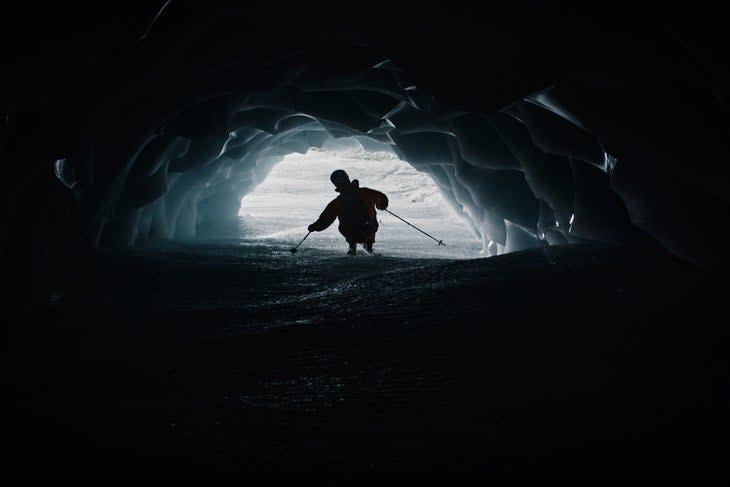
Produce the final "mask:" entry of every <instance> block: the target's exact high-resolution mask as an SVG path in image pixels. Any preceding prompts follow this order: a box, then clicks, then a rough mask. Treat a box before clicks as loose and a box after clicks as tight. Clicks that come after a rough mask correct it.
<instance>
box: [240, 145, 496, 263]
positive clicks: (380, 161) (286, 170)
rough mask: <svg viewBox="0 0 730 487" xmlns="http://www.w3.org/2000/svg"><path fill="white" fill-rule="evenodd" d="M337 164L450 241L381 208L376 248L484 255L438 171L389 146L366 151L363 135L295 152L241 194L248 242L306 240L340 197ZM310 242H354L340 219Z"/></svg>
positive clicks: (332, 246)
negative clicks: (435, 176)
mask: <svg viewBox="0 0 730 487" xmlns="http://www.w3.org/2000/svg"><path fill="white" fill-rule="evenodd" d="M384 148H385V146H384ZM335 169H344V170H345V171H346V172H347V173H348V174H349V176H350V178H351V179H358V180H359V181H360V186H362V187H370V188H374V189H378V190H379V191H382V192H384V193H385V194H386V195H387V196H388V198H389V200H390V205H389V207H388V209H389V210H391V211H393V212H394V213H395V214H397V215H399V216H401V217H402V218H404V219H406V220H408V221H409V222H411V223H412V224H414V225H416V226H417V227H419V228H421V229H422V230H423V231H425V232H427V233H429V234H430V235H433V236H434V237H438V238H440V239H443V241H444V242H445V243H446V244H447V245H446V247H444V246H439V245H437V243H436V242H435V241H434V240H432V239H430V238H428V237H427V236H426V235H424V234H422V233H420V232H418V231H417V230H415V229H414V228H412V227H409V226H408V225H406V224H405V223H403V222H402V221H400V220H398V219H397V218H395V217H394V216H392V215H390V214H388V213H387V212H382V211H378V222H379V225H380V227H379V230H378V233H377V236H376V244H375V249H376V252H382V253H383V255H388V256H399V257H419V258H424V257H425V258H455V259H459V258H475V257H483V256H484V254H483V253H482V245H481V240H480V238H479V237H478V236H476V235H475V234H474V233H472V232H471V231H470V230H469V228H468V226H467V224H466V222H465V221H464V220H463V219H462V217H461V216H460V215H459V211H460V210H459V209H457V208H453V207H452V206H451V205H450V204H449V202H448V201H447V199H446V198H444V197H443V196H442V194H441V191H440V189H439V187H438V186H437V185H436V183H434V181H433V180H432V179H431V177H430V176H428V175H427V174H425V173H422V172H418V171H417V170H416V169H414V168H413V167H412V166H411V165H410V164H408V163H407V162H405V161H402V160H400V159H399V158H398V157H397V156H396V155H395V154H394V153H393V152H391V151H389V150H387V149H386V150H382V151H368V150H366V149H365V148H364V147H363V145H362V144H360V142H358V140H357V139H355V138H345V139H331V140H329V141H327V142H325V144H324V145H323V146H322V147H321V148H316V147H315V148H311V149H310V150H309V151H307V152H306V153H305V154H300V153H292V154H289V155H287V156H285V157H284V158H283V159H282V161H281V162H279V163H278V164H276V165H275V166H274V167H273V168H272V170H271V172H270V173H269V174H268V176H267V177H266V179H265V180H264V181H262V182H261V183H260V184H259V185H258V186H257V187H256V188H255V189H254V190H253V191H251V192H250V193H249V194H247V195H245V196H244V197H243V198H242V200H241V209H240V211H239V217H240V218H241V221H242V225H241V228H242V232H243V233H244V235H242V238H243V240H244V241H247V242H265V243H272V244H281V245H285V246H287V245H288V246H291V245H292V244H296V243H298V242H299V241H300V240H301V239H302V237H304V235H306V233H307V225H309V224H310V223H312V222H314V221H315V220H316V219H317V217H318V216H319V214H320V213H321V212H322V210H323V209H324V207H325V206H326V205H327V203H329V202H330V201H331V200H332V199H333V198H335V197H336V196H337V193H336V192H335V191H334V187H333V185H332V183H331V182H330V180H329V176H330V174H331V173H332V171H334V170H335ZM303 248H310V249H312V248H316V249H319V250H322V249H327V250H336V251H342V253H343V254H344V253H345V251H346V250H347V244H346V243H345V240H344V238H343V237H342V235H340V233H339V232H338V230H337V221H335V222H334V223H333V224H332V225H331V226H330V227H329V228H327V229H326V230H324V231H322V232H317V233H312V235H310V236H309V239H308V241H306V242H305V243H304V244H303Z"/></svg>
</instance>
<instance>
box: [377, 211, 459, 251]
mask: <svg viewBox="0 0 730 487" xmlns="http://www.w3.org/2000/svg"><path fill="white" fill-rule="evenodd" d="M385 211H387V212H388V213H390V214H391V215H393V216H394V217H396V218H397V219H399V220H401V221H402V222H403V223H405V224H406V225H410V226H412V227H413V228H415V229H416V230H418V231H419V232H421V233H422V234H424V235H427V236H429V237H431V235H428V234H427V233H426V232H424V231H423V230H421V229H420V228H418V227H417V226H415V225H411V224H410V223H408V222H407V221H405V220H404V219H403V218H401V217H399V216H398V215H396V214H395V213H393V212H392V211H390V210H385ZM431 238H433V239H434V240H436V241H437V242H438V243H439V245H443V246H444V247H446V244H445V243H444V241H443V240H439V239H437V238H435V237H431Z"/></svg>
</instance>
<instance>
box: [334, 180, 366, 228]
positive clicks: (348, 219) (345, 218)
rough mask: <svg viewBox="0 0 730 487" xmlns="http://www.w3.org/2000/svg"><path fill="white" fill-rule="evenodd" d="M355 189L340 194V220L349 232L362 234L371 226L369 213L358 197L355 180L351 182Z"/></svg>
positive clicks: (357, 185)
mask: <svg viewBox="0 0 730 487" xmlns="http://www.w3.org/2000/svg"><path fill="white" fill-rule="evenodd" d="M352 185H353V187H354V188H355V190H354V191H350V192H347V193H344V194H340V198H341V200H342V211H341V212H340V220H341V221H342V223H343V224H344V225H345V226H347V227H348V228H349V229H350V230H351V231H354V232H364V231H366V230H368V229H369V227H370V226H371V225H372V222H371V221H370V211H369V208H368V204H367V203H366V202H365V201H364V200H363V199H362V198H361V197H360V196H359V194H358V193H359V191H358V188H359V184H358V181H357V179H355V180H354V181H352Z"/></svg>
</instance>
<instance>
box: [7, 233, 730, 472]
mask: <svg viewBox="0 0 730 487" xmlns="http://www.w3.org/2000/svg"><path fill="white" fill-rule="evenodd" d="M91 269H93V270H92V271H89V272H88V273H87V274H84V275H83V277H79V279H78V281H79V283H83V284H79V285H77V286H76V288H75V289H76V290H75V291H70V292H67V294H66V295H65V296H63V298H62V299H60V300H59V301H58V302H56V303H55V304H52V305H49V306H47V307H39V308H38V309H36V310H34V311H32V312H25V313H24V314H19V315H15V317H14V318H10V320H9V326H8V330H9V331H8V332H7V340H6V350H5V353H4V354H3V357H4V361H5V363H4V364H3V371H4V374H3V378H4V380H3V382H4V384H3V389H4V392H5V393H6V394H5V397H6V399H5V405H6V407H7V408H8V412H7V413H6V415H5V421H4V425H3V426H4V429H5V432H4V435H3V436H4V437H5V438H6V443H7V446H8V447H9V448H8V450H9V454H7V455H6V456H5V458H4V460H5V461H6V463H7V465H8V467H9V468H10V470H7V471H12V470H13V469H18V470H19V471H22V472H25V473H26V475H28V474H29V472H30V475H31V476H32V474H33V472H34V469H36V468H37V466H38V465H41V464H42V465H45V466H49V467H48V468H55V469H56V470H57V471H59V472H64V471H65V472H80V471H87V472H88V471H89V470H90V469H95V468H101V469H110V470H109V471H115V472H120V471H129V472H135V471H138V470H141V469H145V470H148V469H154V470H158V471H160V472H165V471H169V472H177V473H183V474H185V473H186V472H190V473H192V472H218V473H219V472H230V473H233V472H246V473H248V474H251V473H262V472H263V473H271V474H275V473H282V472H297V471H302V470H312V471H323V472H324V471H326V472H335V471H338V472H340V471H344V472H350V473H356V472H359V471H374V472H392V471H402V472H416V473H421V474H427V475H428V474H429V473H430V472H442V471H446V472H461V471H476V472H479V473H482V474H484V475H485V476H489V475H502V474H504V475H512V474H515V473H517V474H519V473H529V474H537V475H539V476H547V477H556V478H564V476H565V475H571V476H572V475H589V476H592V477H598V478H603V479H605V478H609V477H611V476H615V477H616V478H617V479H628V478H634V479H635V478H637V477H635V475H636V472H639V473H640V475H645V476H647V477H649V478H656V477H657V476H666V477H667V478H676V476H677V475H685V474H686V475H689V476H690V478H693V479H703V480H705V481H706V482H707V481H712V480H718V479H722V480H724V481H726V480H727V479H728V471H727V469H726V463H727V462H726V459H727V456H726V455H727V453H728V448H727V446H728V444H727V439H728V431H729V429H728V419H727V411H728V410H730V409H728V406H729V405H730V401H728V380H727V379H728V367H727V366H728V360H727V344H728V340H727V339H728V332H727V326H726V319H725V318H724V317H723V315H721V314H720V315H718V314H717V312H718V311H720V310H722V309H723V308H726V306H725V303H724V299H726V298H725V293H724V290H723V288H718V287H717V282H716V281H714V280H713V279H711V278H710V276H708V275H707V274H705V273H701V272H698V271H695V270H693V269H691V268H689V267H687V266H685V265H683V264H680V263H678V262H676V261H674V260H672V259H670V258H668V257H666V256H660V255H651V254H649V253H644V252H637V251H635V250H631V249H625V248H621V247H611V246H604V245H575V246H563V247H549V248H544V249H533V250H529V251H522V252H516V253H512V254H507V255H503V256H499V257H494V258H485V259H478V260H455V261H448V260H406V259H400V258H388V257H375V258H372V257H368V256H357V257H355V258H351V257H347V256H344V255H342V254H341V253H335V252H327V251H317V250H316V249H310V250H309V251H308V252H301V253H298V254H297V255H290V254H289V252H288V249H283V250H282V249H278V248H273V247H249V248H242V247H237V246H234V245H230V244H227V243H220V244H214V243H209V244H206V245H204V246H202V245H198V246H191V245H186V244H176V245H172V244H171V245H170V246H169V247H166V248H164V249H155V251H154V252H153V251H146V252H143V251H134V252H125V253H114V252H102V253H99V254H98V255H96V256H95V259H94V265H93V266H92V267H91ZM629 472H631V475H632V477H628V475H629Z"/></svg>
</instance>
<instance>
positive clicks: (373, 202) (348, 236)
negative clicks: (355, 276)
mask: <svg viewBox="0 0 730 487" xmlns="http://www.w3.org/2000/svg"><path fill="white" fill-rule="evenodd" d="M330 181H332V184H334V185H335V191H337V192H338V193H340V194H339V195H338V196H337V198H335V199H333V200H332V201H330V202H329V204H328V205H327V206H326V207H325V209H324V211H322V214H321V215H319V218H318V219H317V221H315V222H314V223H312V224H311V225H309V226H308V227H307V230H309V231H310V232H321V231H322V230H325V229H326V228H327V227H329V226H330V225H331V224H332V222H334V221H335V218H339V221H340V223H339V226H338V230H339V231H340V233H341V234H342V236H343V237H345V240H346V241H347V243H348V245H349V249H348V250H347V253H348V254H349V255H355V253H356V245H357V244H358V243H360V244H363V247H364V248H365V250H366V251H367V252H368V253H372V252H373V244H374V243H375V234H376V233H377V231H378V220H377V216H376V215H377V214H376V211H375V208H377V209H378V210H385V209H386V208H388V197H387V196H386V195H385V194H384V193H382V192H380V191H377V190H374V189H370V188H361V187H360V183H359V181H358V180H357V179H354V180H352V181H350V176H348V175H347V173H346V172H345V171H344V170H342V169H337V170H336V171H333V172H332V174H331V175H330Z"/></svg>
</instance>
